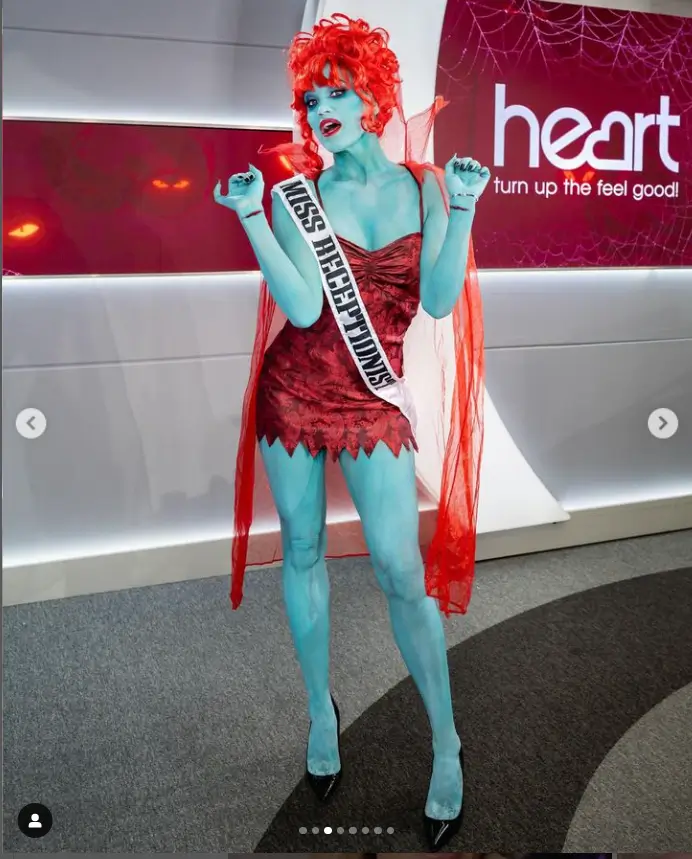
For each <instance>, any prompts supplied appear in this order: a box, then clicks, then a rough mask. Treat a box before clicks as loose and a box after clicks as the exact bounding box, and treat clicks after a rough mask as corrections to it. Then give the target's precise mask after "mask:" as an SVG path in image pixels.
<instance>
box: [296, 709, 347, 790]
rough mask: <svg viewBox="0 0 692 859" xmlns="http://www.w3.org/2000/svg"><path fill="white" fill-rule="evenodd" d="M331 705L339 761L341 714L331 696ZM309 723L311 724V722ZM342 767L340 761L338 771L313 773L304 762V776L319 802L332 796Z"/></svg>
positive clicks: (337, 784) (339, 779) (339, 778)
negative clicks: (320, 773)
mask: <svg viewBox="0 0 692 859" xmlns="http://www.w3.org/2000/svg"><path fill="white" fill-rule="evenodd" d="M332 706H333V707H334V713H335V714H336V733H337V736H338V743H339V760H340V761H341V716H340V714H339V708H338V707H337V704H336V701H335V700H334V698H333V697H332ZM310 724H311V725H312V722H311V723H310ZM343 769H344V764H343V761H341V769H340V770H339V772H338V773H334V774H333V775H313V774H312V773H311V772H310V771H309V770H308V767H307V763H306V764H305V778H306V779H307V782H308V784H309V785H310V787H311V788H312V791H313V793H314V794H315V796H316V797H317V798H318V799H319V801H320V802H328V801H329V800H330V799H331V798H332V796H333V795H334V793H335V791H336V789H337V787H338V786H339V782H340V781H341V776H342V773H343Z"/></svg>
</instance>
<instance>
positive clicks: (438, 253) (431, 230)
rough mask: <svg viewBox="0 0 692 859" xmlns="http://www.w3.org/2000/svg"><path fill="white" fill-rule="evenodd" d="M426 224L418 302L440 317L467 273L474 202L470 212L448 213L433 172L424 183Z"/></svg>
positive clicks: (451, 305) (446, 312)
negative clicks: (419, 298) (419, 300)
mask: <svg viewBox="0 0 692 859" xmlns="http://www.w3.org/2000/svg"><path fill="white" fill-rule="evenodd" d="M423 203H424V206H425V212H426V215H425V223H424V225H423V247H422V250H421V276H420V290H421V304H422V306H423V310H425V312H426V313H428V314H430V316H432V317H434V318H435V319H443V318H444V317H445V316H448V315H449V314H450V313H451V312H452V310H453V309H454V305H455V304H456V302H457V300H458V298H459V294H460V292H461V289H462V287H463V284H464V277H465V275H466V263H467V260H468V252H469V239H470V237H471V225H472V223H473V215H474V201H473V200H471V199H469V201H468V203H465V205H468V206H469V211H467V212H462V211H459V210H456V209H452V210H451V211H450V213H449V215H447V210H446V207H445V203H444V200H443V198H442V192H441V191H440V186H439V185H438V182H437V179H436V178H435V175H434V174H433V173H432V172H426V174H425V180H424V182H423Z"/></svg>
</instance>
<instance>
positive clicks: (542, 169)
mask: <svg viewBox="0 0 692 859" xmlns="http://www.w3.org/2000/svg"><path fill="white" fill-rule="evenodd" d="M498 83H503V84H505V85H506V105H508V106H509V105H518V104H520V105H524V106H526V107H528V108H530V109H531V110H532V111H533V113H534V114H535V115H536V117H537V119H538V121H539V122H540V123H541V125H542V124H543V123H544V122H545V120H546V118H547V117H548V115H549V114H550V113H551V112H552V111H554V110H556V109H558V108H562V107H571V108H576V109H577V110H580V111H582V112H583V113H585V114H586V116H587V117H588V118H589V120H590V122H591V124H592V126H593V128H592V130H599V129H600V126H601V122H602V120H603V119H604V117H605V116H606V114H608V113H609V112H611V111H622V112H624V113H625V114H627V116H628V117H630V118H631V119H632V120H634V117H635V114H637V113H641V114H658V113H659V111H660V107H661V97H662V96H668V97H669V98H670V109H669V112H670V114H671V115H674V116H679V117H680V126H679V127H677V128H676V127H673V128H671V129H670V131H669V144H668V151H669V153H670V157H671V158H672V159H673V160H675V161H677V162H678V163H679V172H672V171H671V170H670V169H668V168H667V167H666V166H665V165H664V163H663V162H662V160H661V157H660V155H659V128H658V127H652V128H648V129H647V130H646V132H645V134H644V138H643V141H644V142H643V169H642V171H641V172H630V171H621V170H618V171H615V170H603V169H597V168H593V167H592V166H591V165H589V164H586V165H585V166H582V167H580V168H577V169H575V170H574V171H565V170H561V169H558V168H556V167H555V166H553V164H551V163H550V162H549V161H548V160H547V158H546V157H545V154H544V152H543V150H542V149H541V152H540V166H539V167H537V168H530V167H529V126H528V123H527V122H526V121H525V120H524V119H522V118H512V119H510V120H509V121H508V124H507V125H506V127H505V153H506V157H505V164H504V166H494V133H495V85H496V84H498ZM437 92H438V93H440V94H442V95H443V96H444V97H445V98H447V99H449V100H450V102H451V104H450V106H449V107H448V108H447V109H446V110H444V111H443V112H442V113H441V114H440V116H439V118H438V120H437V122H436V126H435V160H436V162H437V163H438V164H442V163H445V162H446V161H447V159H448V158H450V157H451V156H452V155H453V154H454V153H455V152H457V153H458V154H459V155H472V156H473V157H474V158H477V159H478V160H479V161H481V162H482V163H484V164H487V165H488V166H489V167H490V168H491V170H492V172H493V180H491V184H490V186H489V187H488V190H487V191H486V194H485V196H484V199H483V209H482V216H481V213H480V211H479V217H478V219H477V220H478V224H477V227H476V229H475V231H474V236H475V244H476V250H477V260H478V265H479V267H482V268H524V267H526V268H534V267H551V268H552V267H559V266H575V267H576V266H579V267H581V266H609V267H610V266H690V265H692V19H690V18H676V17H673V16H667V15H649V14H643V13H637V12H625V11H616V10H610V9H599V8H592V7H584V6H572V5H566V4H562V3H560V4H558V3H544V2H538V0H510V2H508V0H501V2H498V0H449V2H448V4H447V10H446V15H445V20H444V25H443V29H442V39H441V44H440V54H439V60H438V76H437ZM573 127H574V122H573V120H563V121H562V122H561V123H558V125H556V126H555V128H554V130H553V132H552V134H551V138H552V140H556V139H557V138H558V137H560V136H562V134H564V133H565V132H566V131H568V130H569V129H570V128H573ZM585 140H586V136H584V137H581V138H580V139H579V140H577V141H576V142H575V143H573V144H571V145H569V146H566V147H564V149H563V150H562V151H561V152H560V154H561V155H562V156H563V157H574V156H575V155H577V154H578V153H579V152H580V150H581V149H582V148H583V146H584V143H585ZM624 141H625V135H624V130H623V129H622V128H620V127H618V126H615V127H614V130H613V131H612V134H611V139H610V140H606V141H603V142H601V143H597V144H596V145H595V149H594V152H595V155H596V156H597V157H599V158H622V156H623V151H624ZM496 179H497V180H500V182H501V185H500V186H499V187H498V185H497V182H496V181H495V180H496ZM522 180H523V181H524V182H526V184H527V185H528V190H527V191H525V190H524V187H523V186H521V185H520V184H519V183H520V182H521V181H522ZM570 180H573V181H574V182H575V183H576V185H578V186H579V187H578V188H577V187H576V186H575V185H570V186H569V188H570V190H569V193H568V192H567V189H566V188H565V182H566V181H567V182H569V181H570ZM512 182H514V183H515V184H514V185H512V184H510V183H512ZM545 182H554V183H555V184H556V186H557V188H558V190H557V192H556V193H555V194H554V195H553V196H551V197H548V198H546V197H545V196H540V195H539V194H537V193H536V188H537V187H538V188H540V187H541V185H542V183H545ZM599 182H600V183H601V185H603V183H609V184H610V185H615V184H619V185H621V186H624V185H625V183H627V184H626V188H624V187H621V188H620V189H619V190H620V191H621V192H623V193H622V196H614V195H612V194H611V195H610V196H606V195H605V194H604V193H603V191H602V190H601V191H599ZM536 183H538V185H536ZM675 183H677V185H675ZM587 185H588V186H590V193H588V196H587V193H586V191H585V193H584V194H581V193H580V190H579V189H580V188H582V187H583V188H585V186H587ZM639 185H648V186H651V187H652V188H653V187H655V186H660V189H664V188H667V189H668V190H667V192H666V193H668V194H669V195H670V196H667V197H663V198H646V197H644V198H643V199H637V198H636V197H637V186H639Z"/></svg>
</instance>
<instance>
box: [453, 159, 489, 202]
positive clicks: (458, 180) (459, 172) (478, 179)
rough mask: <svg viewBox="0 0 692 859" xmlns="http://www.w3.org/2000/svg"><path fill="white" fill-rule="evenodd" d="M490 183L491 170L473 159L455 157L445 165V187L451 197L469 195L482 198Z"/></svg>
mask: <svg viewBox="0 0 692 859" xmlns="http://www.w3.org/2000/svg"><path fill="white" fill-rule="evenodd" d="M489 181H490V170H488V168H487V167H481V165H480V164H479V163H478V161H474V160H473V158H459V156H458V155H454V156H453V157H452V158H450V159H449V161H448V162H447V164H446V165H445V185H446V186H447V191H448V192H449V196H450V197H453V196H454V195H455V194H462V195H464V194H469V195H472V196H474V197H476V198H480V196H481V194H482V193H483V191H485V189H486V187H487V185H488V182H489Z"/></svg>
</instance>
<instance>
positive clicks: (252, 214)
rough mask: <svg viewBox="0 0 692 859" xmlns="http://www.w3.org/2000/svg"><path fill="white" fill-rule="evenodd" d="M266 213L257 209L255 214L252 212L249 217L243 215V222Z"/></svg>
mask: <svg viewBox="0 0 692 859" xmlns="http://www.w3.org/2000/svg"><path fill="white" fill-rule="evenodd" d="M263 212H264V209H255V211H254V212H250V214H249V215H241V216H240V217H241V220H242V221H246V220H247V219H248V218H252V217H254V216H255V215H261V214H262V213H263Z"/></svg>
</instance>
